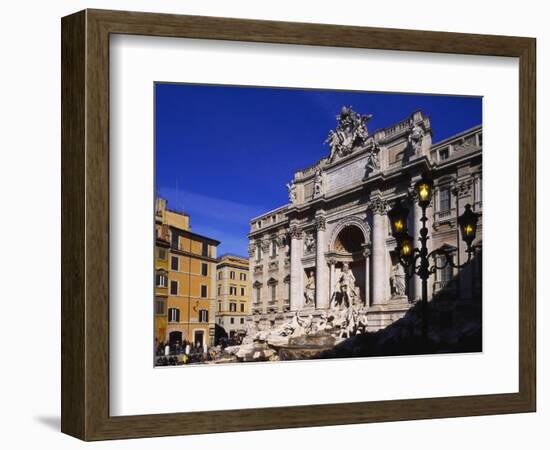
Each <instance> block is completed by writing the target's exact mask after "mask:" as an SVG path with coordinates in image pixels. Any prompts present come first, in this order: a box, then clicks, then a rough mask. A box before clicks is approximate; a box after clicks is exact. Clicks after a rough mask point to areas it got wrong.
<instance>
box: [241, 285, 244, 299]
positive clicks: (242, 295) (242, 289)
mask: <svg viewBox="0 0 550 450" xmlns="http://www.w3.org/2000/svg"><path fill="white" fill-rule="evenodd" d="M241 297H244V288H243V287H241Z"/></svg>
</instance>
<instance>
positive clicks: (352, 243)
mask: <svg viewBox="0 0 550 450" xmlns="http://www.w3.org/2000/svg"><path fill="white" fill-rule="evenodd" d="M364 244H365V236H364V235H363V232H362V231H361V230H360V229H359V228H358V227H357V226H356V225H347V226H345V227H344V228H343V229H342V230H341V231H340V232H339V233H338V235H337V236H336V239H335V240H334V251H335V252H336V253H356V252H360V251H361V250H362V249H363V245H364Z"/></svg>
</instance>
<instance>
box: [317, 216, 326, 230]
mask: <svg viewBox="0 0 550 450" xmlns="http://www.w3.org/2000/svg"><path fill="white" fill-rule="evenodd" d="M326 222H327V221H326V219H325V216H318V217H317V218H316V219H315V226H316V227H317V229H318V230H321V231H325V229H326V224H327V223H326Z"/></svg>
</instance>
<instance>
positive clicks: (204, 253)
mask: <svg viewBox="0 0 550 450" xmlns="http://www.w3.org/2000/svg"><path fill="white" fill-rule="evenodd" d="M202 256H210V255H209V254H208V244H207V243H206V242H203V243H202Z"/></svg>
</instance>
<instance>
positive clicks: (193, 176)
mask: <svg viewBox="0 0 550 450" xmlns="http://www.w3.org/2000/svg"><path fill="white" fill-rule="evenodd" d="M155 103H156V105H155V114H156V117H155V120H156V137H155V139H156V143H155V144H156V185H157V186H156V188H157V192H158V193H159V194H160V195H161V196H163V197H165V198H166V199H167V200H168V206H169V207H170V208H172V209H184V210H185V211H186V212H187V213H188V214H190V216H191V229H192V230H193V231H194V232H196V233H199V234H204V235H207V236H210V237H212V238H215V239H218V240H220V241H221V242H222V243H221V245H220V246H219V247H218V254H221V253H225V252H231V253H237V254H241V255H246V254H247V237H246V235H247V233H248V228H249V220H250V219H251V218H252V217H254V216H256V215H259V214H262V213H264V212H267V211H268V210H271V209H274V208H276V207H278V206H281V205H283V204H284V203H286V202H287V200H288V195H287V189H286V187H285V184H286V183H287V182H288V181H289V180H290V179H291V178H292V176H293V173H294V171H295V170H297V169H300V168H303V167H307V166H309V165H311V164H313V163H314V162H316V161H317V160H319V159H320V158H321V157H323V156H325V155H327V154H328V152H329V148H328V146H327V145H323V142H324V140H325V139H326V137H327V134H328V132H329V130H331V129H334V128H335V126H336V118H335V116H336V115H337V114H338V113H339V112H340V109H341V107H342V105H351V106H352V107H353V109H354V110H355V111H357V112H359V113H362V114H366V113H371V114H373V118H372V119H371V120H370V121H369V122H368V127H369V132H372V131H374V130H375V129H378V128H384V127H387V126H389V125H392V124H393V123H395V122H397V121H399V120H402V119H404V118H406V117H407V116H408V115H410V114H411V113H412V112H413V111H415V110H417V109H420V110H422V111H423V112H424V113H425V114H427V115H429V116H430V120H431V125H432V129H433V141H434V142H437V141H439V140H442V139H445V138H446V137H448V136H451V135H453V134H455V133H458V132H460V131H462V130H464V129H466V128H469V127H472V126H475V125H478V124H480V123H481V114H482V113H481V109H482V108H481V98H480V97H458V96H443V95H415V94H393V93H372V92H349V91H327V90H310V89H273V88H261V87H260V88H256V87H234V86H211V85H192V84H169V83H157V84H156V85H155Z"/></svg>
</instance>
